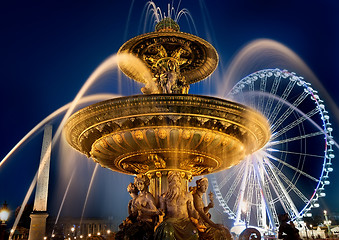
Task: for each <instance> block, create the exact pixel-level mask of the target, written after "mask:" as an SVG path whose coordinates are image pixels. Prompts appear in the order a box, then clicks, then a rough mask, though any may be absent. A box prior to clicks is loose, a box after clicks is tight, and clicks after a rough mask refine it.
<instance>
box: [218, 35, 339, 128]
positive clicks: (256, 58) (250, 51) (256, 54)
mask: <svg viewBox="0 0 339 240" xmlns="http://www.w3.org/2000/svg"><path fill="white" fill-rule="evenodd" d="M276 67H279V68H282V69H283V68H286V69H289V70H291V71H294V72H297V73H298V74H299V75H302V76H304V77H305V78H306V79H308V81H309V82H310V83H311V84H312V85H313V86H314V87H315V88H316V89H317V90H318V91H319V92H322V93H323V94H322V95H323V98H324V100H325V101H326V102H327V104H328V106H329V107H330V108H331V109H332V113H333V114H334V115H335V117H336V119H337V121H338V122H339V108H338V106H337V104H336V103H335V101H334V100H333V99H332V98H331V96H330V95H329V93H328V92H327V90H326V89H325V88H324V86H323V85H322V83H321V82H320V81H319V79H318V78H317V77H316V76H315V74H314V73H313V72H312V70H311V69H310V68H309V67H308V66H307V65H306V63H305V62H304V61H303V60H302V59H301V58H300V57H299V56H298V55H297V54H296V53H295V52H293V51H292V50H291V49H289V48H288V47H286V46H285V45H283V44H281V43H279V42H277V41H274V40H271V39H257V40H254V41H252V42H250V43H248V44H247V45H246V46H245V47H244V48H242V49H241V50H240V51H239V52H238V53H237V55H236V56H235V57H234V58H233V60H232V62H231V63H230V65H229V67H228V69H227V71H226V73H225V74H224V77H223V79H222V83H220V84H216V86H218V90H217V91H218V92H217V96H225V95H226V94H227V93H228V91H229V90H230V89H231V88H232V87H233V86H234V85H235V83H236V82H235V81H239V80H240V79H242V78H243V77H244V76H246V75H248V74H250V73H253V72H255V71H258V70H261V69H266V68H276Z"/></svg>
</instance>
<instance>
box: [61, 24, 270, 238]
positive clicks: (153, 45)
mask: <svg viewBox="0 0 339 240" xmlns="http://www.w3.org/2000/svg"><path fill="white" fill-rule="evenodd" d="M119 55H120V56H123V57H122V58H121V60H120V61H119V67H120V69H121V71H122V72H123V73H125V74H126V75H127V76H128V77H130V78H132V79H134V80H136V81H138V82H142V83H144V84H145V87H143V88H142V89H141V91H142V92H143V93H144V94H143V95H134V96H128V97H121V98H115V99H111V100H106V101H103V102H99V103H97V104H94V105H90V106H88V107H85V108H83V109H81V110H79V111H78V112H76V113H74V114H73V115H72V116H71V117H70V118H69V119H68V121H67V123H66V125H65V127H64V133H65V136H66V139H67V141H68V143H69V144H70V145H71V146H72V147H73V148H75V149H76V150H78V151H79V152H81V153H83V154H85V155H86V156H88V157H91V158H92V159H93V160H94V161H95V162H97V163H99V164H100V165H101V166H102V167H104V168H108V169H111V170H112V171H117V172H120V173H123V174H130V175H137V177H136V182H135V185H136V186H135V187H138V186H137V184H138V182H140V181H141V180H137V179H143V180H142V184H143V187H140V189H139V187H138V189H139V191H140V195H144V196H146V197H145V199H149V198H151V199H152V198H154V199H153V200H152V201H151V202H150V203H147V206H148V207H149V209H152V211H153V210H154V212H156V215H158V216H159V219H161V218H162V217H164V218H165V220H164V222H166V218H167V219H168V216H170V217H171V218H172V219H175V220H178V219H179V216H178V215H177V213H175V212H174V213H173V211H172V212H171V210H170V209H169V206H168V205H167V212H166V210H165V208H166V206H165V207H164V206H163V205H164V204H165V203H167V204H168V201H166V194H167V193H168V191H169V190H171V188H172V182H174V183H175V182H176V181H179V182H180V184H181V185H182V186H183V188H184V191H183V193H182V194H183V195H182V196H184V197H183V199H186V200H187V199H188V200H187V202H191V201H194V206H195V208H197V207H196V198H194V199H193V198H192V199H191V197H190V196H192V195H190V193H188V181H191V180H192V178H193V177H195V176H201V175H206V174H210V173H214V172H218V171H221V170H224V169H227V168H230V167H232V166H235V165H237V164H238V163H239V162H240V161H241V160H242V159H243V158H244V157H245V156H246V155H248V154H251V153H253V152H255V151H257V150H258V149H260V148H262V147H263V146H264V145H265V144H266V143H267V142H268V140H269V138H270V130H269V124H268V122H267V120H266V118H265V117H264V116H262V115H261V114H260V113H258V112H256V111H255V110H252V109H250V108H249V107H246V106H244V105H241V104H238V103H234V102H231V101H227V100H224V99H219V98H214V97H208V96H199V95H192V94H188V91H189V85H190V84H192V83H195V82H198V81H201V80H203V79H205V78H206V77H208V76H209V75H210V74H212V72H213V71H214V70H215V68H216V67H217V64H218V54H217V52H216V50H215V49H214V47H213V46H212V45H211V44H210V43H208V42H207V41H205V40H203V39H201V38H199V37H197V36H194V35H191V34H188V33H183V32H180V28H179V25H178V24H177V23H176V22H175V21H173V20H172V19H171V18H164V19H163V20H162V21H160V22H159V23H158V24H157V25H156V27H155V31H154V32H151V33H146V34H143V35H140V36H137V37H135V38H132V39H130V40H129V41H127V42H126V43H125V44H124V45H123V46H122V47H121V48H120V50H119ZM126 56H127V57H126ZM128 56H134V57H137V58H138V59H140V60H141V61H142V62H143V64H144V65H145V66H146V67H147V69H148V70H147V71H149V73H150V74H151V78H146V77H145V76H144V72H141V71H139V70H138V69H136V67H135V65H134V64H131V61H129V58H128ZM148 181H149V192H148V189H147V187H148V184H146V183H147V182H148ZM199 184H200V182H199V183H198V182H197V189H198V190H199V187H200V185H199ZM193 195H194V194H193ZM147 196H148V197H147ZM164 199H165V200H164ZM186 200H185V201H186ZM150 205H152V206H151V207H150ZM165 205H166V204H165ZM212 205H213V204H212ZM145 206H146V203H145V205H144V207H145ZM156 209H160V210H156ZM139 211H141V210H140V209H139ZM198 212H199V211H198ZM145 216H146V215H145V213H144V214H141V215H140V213H139V216H138V218H139V219H140V218H141V219H144V218H146V219H147V217H145ZM160 216H161V217H160ZM196 218H199V216H197V217H196ZM200 218H203V219H205V217H202V216H201V214H200ZM205 220H206V219H205ZM145 221H146V220H145ZM192 221H193V222H194V220H192ZM206 221H207V220H206ZM206 221H205V222H206ZM158 222H159V223H161V220H160V221H158ZM213 224H214V223H210V224H207V225H210V226H214V225H213ZM199 226H200V227H201V224H200V225H199V223H196V225H195V228H196V229H199ZM214 227H215V228H218V226H217V225H215V226H214ZM159 229H160V230H159ZM161 229H162V230H163V231H165V232H166V227H165V228H163V227H161V224H160V226H159V227H158V230H159V232H160V231H162V230H161ZM164 229H165V230H164ZM205 229H206V228H205ZM220 229H221V228H220ZM194 231H195V230H194ZM201 231H202V232H204V229H203V230H201ZM159 234H160V233H156V235H157V236H160V235H159ZM195 234H196V232H195ZM200 238H201V237H200ZM158 239H160V238H158ZM201 239H202V238H201Z"/></svg>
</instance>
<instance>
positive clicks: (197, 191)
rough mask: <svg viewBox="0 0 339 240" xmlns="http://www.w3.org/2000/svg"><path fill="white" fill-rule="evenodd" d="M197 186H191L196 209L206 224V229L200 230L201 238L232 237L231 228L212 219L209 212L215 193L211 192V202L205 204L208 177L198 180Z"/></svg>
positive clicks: (221, 239) (220, 239)
mask: <svg viewBox="0 0 339 240" xmlns="http://www.w3.org/2000/svg"><path fill="white" fill-rule="evenodd" d="M196 184H197V185H196V187H193V188H191V189H190V190H191V191H192V194H193V203H194V208H195V210H196V211H197V212H198V213H199V223H200V225H205V227H206V229H204V230H203V231H200V232H199V236H200V239H201V240H223V239H225V240H228V239H232V236H231V234H230V232H229V230H228V229H227V228H226V227H224V226H223V225H221V224H216V223H214V222H213V221H212V220H211V215H210V213H209V212H208V211H209V210H210V209H211V208H213V207H214V198H213V193H212V192H210V193H209V199H210V203H209V204H208V205H207V206H205V205H204V201H203V199H202V196H203V194H204V193H206V191H207V189H208V179H207V178H201V179H199V180H197V181H196Z"/></svg>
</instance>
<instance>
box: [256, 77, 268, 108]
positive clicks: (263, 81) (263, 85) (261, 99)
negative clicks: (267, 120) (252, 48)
mask: <svg viewBox="0 0 339 240" xmlns="http://www.w3.org/2000/svg"><path fill="white" fill-rule="evenodd" d="M266 83H267V75H266V74H265V75H264V77H262V78H261V80H260V92H262V93H264V92H266ZM263 108H264V96H263V94H260V95H259V101H258V105H257V109H259V111H260V112H263V110H264V109H263Z"/></svg>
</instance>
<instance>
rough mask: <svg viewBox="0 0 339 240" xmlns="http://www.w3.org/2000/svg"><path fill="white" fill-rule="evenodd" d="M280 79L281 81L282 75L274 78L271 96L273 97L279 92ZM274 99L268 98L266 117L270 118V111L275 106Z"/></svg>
mask: <svg viewBox="0 0 339 240" xmlns="http://www.w3.org/2000/svg"><path fill="white" fill-rule="evenodd" d="M280 79H281V75H279V76H278V77H275V78H274V81H273V85H272V88H271V91H270V95H271V96H275V95H276V93H277V91H278V87H279V83H280ZM273 100H274V99H273V97H270V98H268V100H267V103H266V106H265V111H264V115H265V116H269V114H270V111H271V109H272V105H273Z"/></svg>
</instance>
